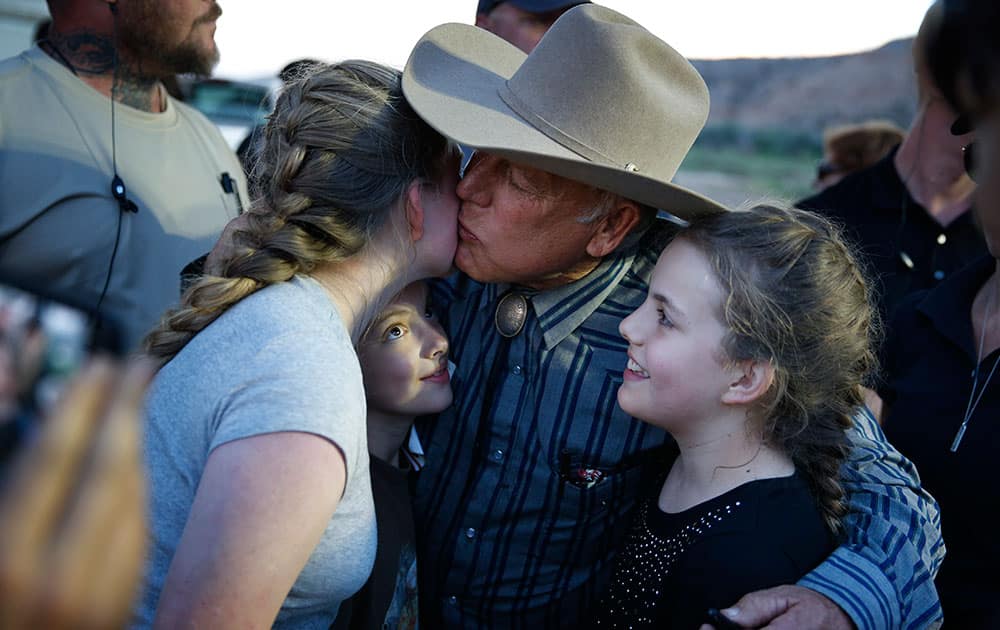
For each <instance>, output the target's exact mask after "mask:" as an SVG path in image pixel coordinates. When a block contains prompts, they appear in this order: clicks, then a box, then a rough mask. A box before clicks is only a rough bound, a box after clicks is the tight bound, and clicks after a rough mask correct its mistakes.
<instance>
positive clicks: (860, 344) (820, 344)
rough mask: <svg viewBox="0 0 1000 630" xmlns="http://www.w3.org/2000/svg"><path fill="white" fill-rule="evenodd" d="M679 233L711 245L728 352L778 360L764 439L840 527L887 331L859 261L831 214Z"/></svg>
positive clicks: (741, 220) (746, 214)
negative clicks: (857, 431)
mask: <svg viewBox="0 0 1000 630" xmlns="http://www.w3.org/2000/svg"><path fill="white" fill-rule="evenodd" d="M680 237H682V238H685V239H687V240H688V241H689V242H691V243H693V244H694V245H696V246H697V247H699V248H700V249H701V250H702V251H703V252H705V254H706V255H707V256H708V258H709V260H711V261H712V265H713V267H714V269H715V271H716V273H717V275H718V277H719V280H720V283H721V285H722V287H723V295H726V296H727V297H726V299H725V301H724V303H723V306H722V311H723V312H722V314H721V319H722V321H723V322H724V323H725V324H726V325H727V326H728V328H729V329H730V332H729V333H728V334H727V335H726V337H725V338H724V340H723V348H724V350H725V351H726V354H727V356H728V357H729V358H731V359H732V360H734V361H740V360H744V359H754V360H763V361H768V360H769V361H771V363H772V364H773V366H774V383H773V385H772V387H771V388H770V390H769V391H768V393H767V395H766V396H765V398H764V399H763V400H762V401H761V406H760V408H759V409H756V410H755V417H756V418H757V419H759V421H760V424H761V426H762V429H763V435H764V440H765V442H767V443H768V444H771V445H773V446H775V447H776V448H778V449H780V450H781V451H782V452H784V453H786V454H787V455H788V456H789V457H790V458H791V459H792V461H793V462H794V463H795V466H796V468H797V469H798V470H799V471H800V473H802V475H803V476H804V477H805V479H806V480H807V483H808V484H809V486H810V489H811V490H812V492H813V495H814V496H815V497H816V498H817V501H818V503H819V505H820V509H821V510H822V512H823V515H824V518H825V520H826V523H827V525H828V527H829V528H830V529H831V531H833V532H835V533H837V532H839V531H840V529H841V523H840V519H841V517H843V515H844V514H845V513H846V509H847V508H846V503H845V500H844V490H843V488H842V487H841V485H840V466H841V464H842V463H843V461H844V459H845V458H846V456H847V453H848V447H849V442H848V438H847V434H846V430H847V429H848V428H850V426H851V417H852V415H853V414H854V412H855V411H856V409H857V407H858V406H859V405H861V404H862V402H863V396H862V390H861V384H862V383H863V382H864V381H865V379H867V378H870V377H871V376H872V375H873V374H874V372H875V366H876V359H875V354H874V352H873V350H872V348H873V346H874V342H875V338H876V336H877V335H878V334H879V323H878V320H877V316H876V312H875V311H874V309H873V308H872V296H871V293H870V290H869V288H868V286H867V284H866V282H865V279H864V276H863V274H862V272H861V270H860V266H859V264H858V262H857V260H856V259H855V257H854V256H853V254H852V253H851V251H850V250H849V248H848V247H847V246H846V245H845V242H844V239H843V237H842V235H841V233H840V231H839V230H838V229H837V228H836V227H835V226H833V225H832V224H831V223H830V222H829V221H827V220H826V219H824V218H823V217H821V216H819V215H816V214H813V213H811V212H806V211H803V210H796V209H792V208H787V207H783V206H780V205H778V204H761V205H756V206H754V207H752V208H750V209H749V210H746V211H737V212H731V213H726V214H722V215H715V216H711V217H705V218H700V219H696V220H694V221H692V222H691V225H690V227H688V228H685V229H683V230H682V231H681V232H680Z"/></svg>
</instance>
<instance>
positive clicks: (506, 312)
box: [493, 292, 528, 339]
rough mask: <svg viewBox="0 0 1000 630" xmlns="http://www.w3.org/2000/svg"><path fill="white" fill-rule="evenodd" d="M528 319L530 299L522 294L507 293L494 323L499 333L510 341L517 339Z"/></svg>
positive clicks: (499, 305) (500, 303)
mask: <svg viewBox="0 0 1000 630" xmlns="http://www.w3.org/2000/svg"><path fill="white" fill-rule="evenodd" d="M527 318H528V298H526V297H524V295H522V294H521V293H514V292H511V293H507V294H506V295H504V296H503V297H502V298H500V302H499V303H498V304H497V310H496V314H495V315H494V320H493V321H494V322H495V323H496V327H497V332H499V333H500V334H501V335H503V336H504V337H507V338H508V339H509V338H511V337H516V336H517V335H518V334H519V333H520V332H521V330H522V329H523V328H524V320H526V319H527Z"/></svg>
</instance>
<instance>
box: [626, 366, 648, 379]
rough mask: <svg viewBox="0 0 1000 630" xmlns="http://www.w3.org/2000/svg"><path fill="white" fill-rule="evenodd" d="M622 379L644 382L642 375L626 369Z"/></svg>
mask: <svg viewBox="0 0 1000 630" xmlns="http://www.w3.org/2000/svg"><path fill="white" fill-rule="evenodd" d="M622 378H624V379H625V380H626V381H644V380H646V377H645V376H643V375H642V374H639V373H638V372H636V371H635V370H630V369H628V368H625V372H624V374H623V375H622Z"/></svg>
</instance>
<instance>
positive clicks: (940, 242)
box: [937, 234, 948, 245]
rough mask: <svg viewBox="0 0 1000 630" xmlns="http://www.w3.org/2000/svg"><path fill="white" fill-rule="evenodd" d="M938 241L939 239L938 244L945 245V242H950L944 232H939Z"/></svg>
mask: <svg viewBox="0 0 1000 630" xmlns="http://www.w3.org/2000/svg"><path fill="white" fill-rule="evenodd" d="M937 241H938V245H944V244H945V243H947V242H948V237H947V236H945V235H944V234H939V235H938V239H937Z"/></svg>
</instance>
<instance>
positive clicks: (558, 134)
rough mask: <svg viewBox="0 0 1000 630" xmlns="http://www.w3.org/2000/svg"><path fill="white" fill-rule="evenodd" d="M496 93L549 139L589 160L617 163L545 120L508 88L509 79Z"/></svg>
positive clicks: (610, 163)
mask: <svg viewBox="0 0 1000 630" xmlns="http://www.w3.org/2000/svg"><path fill="white" fill-rule="evenodd" d="M497 95H499V96H500V100H502V101H503V102H504V103H506V104H507V106H508V107H510V108H511V109H512V110H514V113H516V114H517V115H518V116H520V117H521V118H523V119H524V120H525V122H527V123H528V124H529V125H531V126H532V127H534V128H535V129H537V130H538V131H539V132H541V133H542V134H543V135H545V136H546V137H547V138H548V139H549V140H552V141H553V142H555V143H557V144H559V145H561V146H562V147H564V148H566V149H569V150H570V151H572V152H573V153H576V154H577V155H579V156H580V157H582V158H584V159H587V160H590V161H591V162H598V163H604V164H609V165H613V164H617V160H614V159H612V158H611V157H610V156H607V155H605V154H603V153H601V152H600V151H598V150H597V149H595V148H594V147H591V146H589V145H587V144H585V143H584V142H581V141H580V140H577V139H576V138H574V137H573V136H571V135H569V134H567V133H566V132H564V131H563V130H561V129H559V128H558V127H556V126H555V125H553V124H552V123H550V122H549V121H547V120H545V119H544V118H543V117H541V116H540V115H538V114H536V113H535V112H534V111H533V110H532V109H531V107H529V106H528V104H527V103H525V102H524V101H522V100H521V98H520V97H518V95H517V94H515V93H514V91H513V90H512V89H510V81H505V82H504V84H503V85H501V86H500V87H499V88H497Z"/></svg>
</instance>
